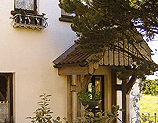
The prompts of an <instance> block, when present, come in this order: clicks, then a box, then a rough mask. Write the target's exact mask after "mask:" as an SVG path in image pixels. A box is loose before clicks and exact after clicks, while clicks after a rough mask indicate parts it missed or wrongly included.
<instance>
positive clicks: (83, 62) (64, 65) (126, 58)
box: [53, 41, 151, 123]
mask: <svg viewBox="0 0 158 123" xmlns="http://www.w3.org/2000/svg"><path fill="white" fill-rule="evenodd" d="M115 45H118V46H119V47H121V48H122V49H126V51H128V54H127V52H124V50H122V51H120V50H117V49H113V50H110V49H109V48H106V47H105V49H106V50H105V52H104V53H103V57H102V58H101V59H100V60H99V61H98V62H95V63H92V62H89V59H91V58H93V56H95V55H96V54H87V53H84V52H83V51H82V49H81V48H80V47H79V46H78V45H76V44H74V45H73V46H71V47H70V48H69V49H68V50H67V51H65V52H64V53H63V54H61V55H60V56H59V57H58V58H57V59H55V60H54V61H53V63H54V67H55V68H58V74H59V75H67V77H68V79H67V83H68V87H67V88H68V95H67V97H68V99H67V104H68V105H67V110H68V114H67V117H68V119H69V120H70V121H72V119H75V118H76V117H77V114H76V110H75V109H76V105H78V104H77V103H74V102H75V100H76V97H75V96H74V95H76V92H77V91H76V90H75V88H74V86H76V84H75V83H76V82H73V76H75V75H80V76H82V75H84V76H85V75H86V76H87V79H85V81H84V84H85V85H87V84H86V83H88V82H89V78H90V77H88V76H90V75H91V74H93V73H94V70H96V69H98V68H99V67H100V66H111V65H114V66H121V65H123V66H130V65H131V64H132V63H133V62H134V61H133V57H135V56H138V57H140V58H145V59H146V60H151V49H150V48H149V47H148V45H147V43H146V42H145V41H142V42H140V43H139V44H137V43H136V44H134V45H131V44H129V43H126V42H119V43H117V44H115ZM111 76H112V77H111V82H110V83H111V84H109V85H111V87H109V88H111V92H110V93H109V94H108V96H110V97H111V98H109V99H111V101H109V102H111V105H116V104H117V91H122V108H123V109H125V111H124V112H122V121H123V123H126V122H129V120H128V119H129V115H128V113H129V112H128V111H127V107H128V106H127V105H128V103H127V99H126V97H127V96H126V95H128V94H129V92H130V90H131V88H132V87H133V85H134V83H135V80H136V77H135V76H132V77H131V78H130V80H129V81H127V80H123V81H122V84H117V79H116V72H115V71H111ZM74 80H77V79H74ZM87 80H88V81H87ZM85 85H84V87H86V86H85ZM74 93H75V94H74ZM76 96H77V95H76ZM70 100H71V101H70ZM77 102H78V101H77ZM71 105H72V106H71ZM111 110H113V109H111ZM114 122H116V121H114Z"/></svg>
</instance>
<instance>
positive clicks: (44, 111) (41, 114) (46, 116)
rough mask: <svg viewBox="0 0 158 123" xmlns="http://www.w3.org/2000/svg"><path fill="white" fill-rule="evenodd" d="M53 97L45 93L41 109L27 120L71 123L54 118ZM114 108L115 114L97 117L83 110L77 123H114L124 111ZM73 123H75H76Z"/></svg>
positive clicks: (35, 122)
mask: <svg viewBox="0 0 158 123" xmlns="http://www.w3.org/2000/svg"><path fill="white" fill-rule="evenodd" d="M50 96H51V95H46V94H45V93H44V94H43V95H40V97H41V101H40V102H38V104H39V105H40V108H38V109H37V110H36V111H35V112H34V113H35V114H36V115H35V116H34V117H27V119H31V122H32V123H52V122H54V123H70V122H69V121H67V119H66V118H65V117H64V118H63V119H61V118H60V116H58V117H57V118H56V119H53V118H52V115H51V114H52V113H53V112H51V111H50V108H49V107H48V105H49V101H50V99H49V98H48V97H50ZM112 107H113V108H114V112H113V113H110V112H109V111H105V112H102V111H100V112H98V113H97V115H94V113H93V112H92V110H90V109H89V110H85V109H84V110H83V111H82V110H81V112H82V113H83V115H82V117H78V118H77V119H75V121H74V122H75V123H103V122H104V123H109V122H111V121H113V120H114V119H118V120H120V119H119V118H118V115H119V113H118V112H119V111H123V110H122V109H120V108H119V106H112ZM74 122H73V123H74Z"/></svg>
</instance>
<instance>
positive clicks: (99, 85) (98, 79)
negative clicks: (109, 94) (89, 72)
mask: <svg viewBox="0 0 158 123" xmlns="http://www.w3.org/2000/svg"><path fill="white" fill-rule="evenodd" d="M91 86H94V87H95V88H96V92H97V93H99V95H100V99H101V100H102V101H101V103H100V105H99V106H97V107H96V109H101V110H102V111H104V76H103V75H94V76H93V77H92V80H91V82H90V83H89V85H88V91H92V90H90V89H91Z"/></svg>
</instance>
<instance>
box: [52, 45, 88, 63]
mask: <svg viewBox="0 0 158 123" xmlns="http://www.w3.org/2000/svg"><path fill="white" fill-rule="evenodd" d="M89 56H90V54H86V53H83V51H82V50H81V49H80V47H79V46H77V45H76V44H74V45H73V46H71V47H70V48H69V49H68V50H67V51H65V52H64V53H63V54H62V55H60V56H59V57H58V58H57V59H55V60H54V61H53V63H54V64H55V65H58V66H59V65H64V64H74V63H83V62H86V59H87V58H88V57H89Z"/></svg>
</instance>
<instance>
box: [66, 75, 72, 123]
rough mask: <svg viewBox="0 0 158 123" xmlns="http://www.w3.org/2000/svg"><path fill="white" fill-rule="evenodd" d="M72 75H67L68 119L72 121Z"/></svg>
mask: <svg viewBox="0 0 158 123" xmlns="http://www.w3.org/2000/svg"><path fill="white" fill-rule="evenodd" d="M71 106H72V97H71V75H68V76H67V120H68V121H69V122H71V121H72V117H71V116H72V108H71Z"/></svg>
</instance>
